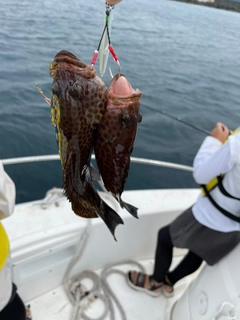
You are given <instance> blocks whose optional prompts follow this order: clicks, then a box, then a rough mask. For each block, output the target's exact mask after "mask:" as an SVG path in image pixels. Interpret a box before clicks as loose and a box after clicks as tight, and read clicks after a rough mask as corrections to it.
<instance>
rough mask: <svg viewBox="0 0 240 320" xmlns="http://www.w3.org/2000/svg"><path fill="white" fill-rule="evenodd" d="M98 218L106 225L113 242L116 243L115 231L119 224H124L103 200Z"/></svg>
mask: <svg viewBox="0 0 240 320" xmlns="http://www.w3.org/2000/svg"><path fill="white" fill-rule="evenodd" d="M99 216H100V218H102V220H103V221H104V222H105V224H106V225H107V227H108V229H109V230H110V232H111V234H112V235H113V238H114V240H116V241H117V239H116V237H115V229H116V227H117V226H118V225H119V224H124V223H123V220H122V218H121V217H120V216H119V215H118V214H117V213H116V212H115V211H114V210H113V209H112V208H111V207H109V205H108V204H107V203H106V202H104V201H103V200H102V201H101V206H100V212H99Z"/></svg>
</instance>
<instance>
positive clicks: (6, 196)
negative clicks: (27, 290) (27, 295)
mask: <svg viewBox="0 0 240 320" xmlns="http://www.w3.org/2000/svg"><path fill="white" fill-rule="evenodd" d="M15 198H16V190H15V185H14V183H13V181H12V180H11V178H10V177H9V176H8V174H7V173H6V172H5V171H4V168H3V165H2V163H1V161H0V319H1V320H25V319H26V310H25V306H24V304H23V302H22V300H21V298H20V297H19V295H18V294H17V292H16V291H17V287H16V285H15V284H14V283H13V282H12V267H11V257H10V244H9V240H8V236H7V233H6V231H5V229H4V227H3V225H2V223H1V220H2V219H4V218H6V217H8V216H10V215H11V214H12V213H13V211H14V206H15Z"/></svg>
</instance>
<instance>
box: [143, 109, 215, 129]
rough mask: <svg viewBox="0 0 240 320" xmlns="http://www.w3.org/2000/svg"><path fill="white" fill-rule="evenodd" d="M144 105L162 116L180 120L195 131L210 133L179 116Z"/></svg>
mask: <svg viewBox="0 0 240 320" xmlns="http://www.w3.org/2000/svg"><path fill="white" fill-rule="evenodd" d="M145 107H146V108H148V109H150V110H152V111H154V112H157V113H160V114H162V115H164V116H166V117H169V118H171V119H173V120H176V121H178V122H181V123H182V124H185V125H186V126H189V127H191V128H193V129H195V130H197V131H200V132H202V133H205V134H206V135H209V134H210V132H209V131H207V130H204V129H202V128H199V127H197V126H194V125H193V124H191V123H188V122H186V121H184V120H182V119H181V118H180V117H178V118H177V117H174V116H172V115H170V114H168V113H166V112H165V111H163V110H156V109H154V108H151V107H148V106H145Z"/></svg>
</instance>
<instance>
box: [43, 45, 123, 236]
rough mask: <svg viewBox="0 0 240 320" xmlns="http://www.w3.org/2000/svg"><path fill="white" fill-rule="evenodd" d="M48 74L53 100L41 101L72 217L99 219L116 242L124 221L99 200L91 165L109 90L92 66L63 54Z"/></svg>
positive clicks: (68, 53)
mask: <svg viewBox="0 0 240 320" xmlns="http://www.w3.org/2000/svg"><path fill="white" fill-rule="evenodd" d="M49 72H50V76H51V77H52V78H53V82H52V87H51V92H52V96H51V100H50V101H49V99H48V98H46V97H44V98H45V100H46V101H47V102H48V103H50V105H51V107H50V110H51V112H50V113H51V122H52V124H53V125H54V126H55V128H56V139H57V143H58V149H59V155H60V160H61V166H62V183H63V190H64V193H65V195H66V197H67V198H68V200H69V201H70V202H71V205H72V210H73V211H74V212H75V214H77V215H79V216H81V217H84V218H97V217H100V218H102V220H103V221H104V222H105V224H106V225H107V227H108V228H109V230H110V232H111V233H112V235H113V237H114V239H115V240H116V238H115V228H116V226H117V225H119V224H123V220H122V219H121V217H120V216H119V215H118V214H117V213H116V212H115V211H114V210H113V209H112V208H111V207H110V206H109V205H108V204H107V203H105V202H104V201H103V200H102V199H101V197H100V196H99V194H98V192H97V190H96V189H95V187H94V184H93V180H98V179H100V175H99V173H98V171H97V170H96V169H95V168H93V167H92V166H91V164H90V161H91V154H92V151H93V145H94V137H95V131H96V126H97V124H99V123H100V121H101V118H102V116H103V114H104V112H105V109H106V104H107V100H108V89H107V87H106V85H105V83H104V82H103V81H102V79H101V78H99V77H98V76H96V70H95V69H94V67H93V66H91V65H87V64H85V63H84V62H83V61H82V60H80V59H79V58H78V57H77V56H75V55H74V54H72V53H71V52H69V51H66V50H62V51H60V52H58V53H57V54H56V56H55V57H54V60H53V62H52V63H51V64H50V68H49ZM40 93H41V92H40Z"/></svg>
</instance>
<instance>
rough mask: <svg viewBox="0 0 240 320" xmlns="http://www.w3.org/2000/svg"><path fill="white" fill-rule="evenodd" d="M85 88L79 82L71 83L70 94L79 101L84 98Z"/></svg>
mask: <svg viewBox="0 0 240 320" xmlns="http://www.w3.org/2000/svg"><path fill="white" fill-rule="evenodd" d="M83 92H84V91H83V87H82V86H81V85H80V83H79V82H77V81H76V82H74V83H73V84H72V83H70V88H69V93H70V95H71V96H72V98H73V99H74V100H79V99H80V98H81V97H82V96H83Z"/></svg>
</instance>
